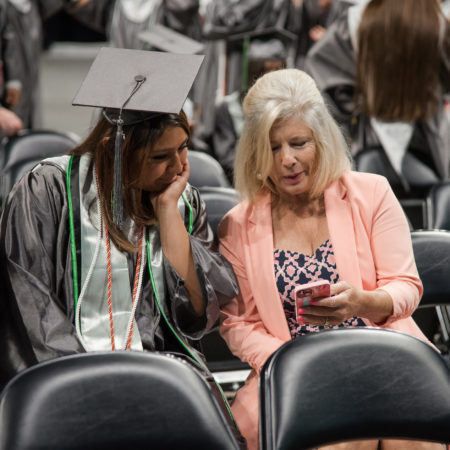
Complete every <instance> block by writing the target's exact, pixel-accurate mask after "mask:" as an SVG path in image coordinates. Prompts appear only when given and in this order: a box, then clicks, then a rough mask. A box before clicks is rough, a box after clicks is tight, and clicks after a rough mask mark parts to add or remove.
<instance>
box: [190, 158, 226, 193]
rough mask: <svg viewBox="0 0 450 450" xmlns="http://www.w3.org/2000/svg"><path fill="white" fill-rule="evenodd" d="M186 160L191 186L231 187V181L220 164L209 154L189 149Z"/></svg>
mask: <svg viewBox="0 0 450 450" xmlns="http://www.w3.org/2000/svg"><path fill="white" fill-rule="evenodd" d="M188 160H189V166H190V170H191V172H190V175H189V183H190V184H192V185H193V186H195V187H201V186H219V187H231V183H230V182H229V181H228V178H227V176H226V175H225V171H224V170H223V168H222V166H221V165H220V163H219V162H218V161H217V160H215V159H214V158H213V157H212V156H211V155H208V154H207V153H204V152H199V151H195V150H189V152H188Z"/></svg>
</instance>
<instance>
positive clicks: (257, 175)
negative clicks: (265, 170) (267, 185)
mask: <svg viewBox="0 0 450 450" xmlns="http://www.w3.org/2000/svg"><path fill="white" fill-rule="evenodd" d="M256 178H258V180H262V173H261V172H258V173H257V174H256Z"/></svg>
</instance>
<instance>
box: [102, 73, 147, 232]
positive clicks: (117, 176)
mask: <svg viewBox="0 0 450 450" xmlns="http://www.w3.org/2000/svg"><path fill="white" fill-rule="evenodd" d="M134 81H136V85H135V86H134V88H133V90H132V91H131V93H130V95H129V96H128V98H127V99H126V100H125V102H124V104H123V105H122V107H121V108H120V111H119V118H118V119H117V120H116V121H115V122H113V123H114V124H115V125H116V126H117V131H116V139H115V142H114V186H113V204H112V210H113V221H114V224H115V225H116V226H117V227H118V228H120V227H121V226H122V222H123V175H122V172H123V149H122V143H123V140H124V139H125V136H124V134H123V123H124V122H123V119H122V111H123V109H124V108H125V106H126V105H127V103H128V102H129V101H130V99H131V97H133V95H134V94H135V93H136V92H137V90H138V89H139V88H140V87H141V86H142V84H143V83H145V81H146V78H145V77H144V76H143V75H136V76H135V77H134ZM105 117H106V118H107V120H108V121H109V119H108V117H107V116H105Z"/></svg>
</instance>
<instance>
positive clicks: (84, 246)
mask: <svg viewBox="0 0 450 450" xmlns="http://www.w3.org/2000/svg"><path fill="white" fill-rule="evenodd" d="M56 159H58V160H59V164H58V165H60V166H66V167H67V169H66V170H67V195H68V202H69V222H70V237H71V251H72V261H73V280H74V304H75V311H77V308H78V309H79V310H80V311H79V322H77V323H76V327H77V328H78V330H79V332H78V335H79V337H80V340H81V341H82V343H83V345H84V347H85V349H86V350H88V351H92V350H111V335H110V331H109V315H108V311H107V308H106V306H105V299H106V298H107V293H106V278H107V271H106V249H105V239H104V238H103V236H102V233H101V231H99V229H100V230H101V227H100V226H99V225H98V224H99V223H100V221H99V220H98V219H99V217H98V214H99V211H98V207H97V208H95V207H94V206H93V205H95V202H96V200H97V189H96V182H95V174H94V169H93V162H92V158H91V157H90V155H83V156H81V157H74V156H72V157H67V156H66V157H61V158H56ZM61 160H62V161H61ZM61 163H63V164H61ZM189 189H190V187H189V186H187V187H186V190H185V192H184V193H183V194H182V196H181V197H180V199H179V201H178V208H179V211H180V214H181V215H182V217H184V221H185V223H186V225H187V228H188V232H189V233H190V232H191V231H192V226H193V211H192V207H191V205H190V204H189V202H188V200H187V198H186V195H185V193H186V191H187V190H189ZM186 206H187V207H188V209H189V214H185V212H186V211H185V209H186ZM95 223H97V226H94V224H95ZM126 226H127V227H128V237H129V238H131V237H132V236H133V235H136V234H137V227H136V226H135V224H134V223H133V222H132V221H129V223H128V224H127V225H126ZM97 247H98V248H97ZM145 248H146V251H144V255H143V256H145V253H146V254H147V258H145V257H144V258H143V259H142V263H141V264H142V265H143V266H145V264H146V263H147V267H148V270H149V274H150V279H151V283H152V288H153V292H154V296H155V299H156V302H157V306H158V309H159V310H160V313H161V315H162V317H163V318H164V320H165V321H166V323H167V325H168V326H169V328H170V329H171V331H172V332H173V333H174V334H175V336H176V337H177V339H178V340H179V341H180V343H181V344H182V345H183V347H185V349H186V350H187V351H188V353H189V354H191V353H192V350H193V349H189V347H187V345H186V344H185V342H184V341H183V340H182V339H181V338H180V337H179V336H178V333H177V332H176V331H175V330H174V329H173V327H172V326H171V324H170V322H169V320H168V318H167V317H168V312H167V306H166V302H165V300H166V299H165V297H166V296H165V282H164V267H163V252H162V249H161V242H160V235H159V228H158V226H153V227H150V229H148V230H145ZM150 250H151V251H150ZM110 251H111V262H112V279H113V286H114V287H113V298H114V307H113V311H114V328H115V332H114V335H115V342H116V348H117V349H124V348H125V347H126V344H127V342H126V341H127V335H128V331H127V330H129V328H130V325H131V326H132V327H133V330H134V332H133V335H132V339H131V343H130V348H131V349H133V350H142V342H141V339H140V336H139V331H138V327H137V325H136V323H135V319H134V317H133V323H132V324H131V322H130V314H131V311H132V309H131V305H132V299H131V287H130V279H129V272H128V259H127V255H126V254H125V253H123V252H120V251H119V250H118V249H117V248H116V247H115V246H114V244H112V245H111V248H110ZM93 258H95V259H96V261H95V263H93ZM92 264H94V265H93V267H91V265H92ZM90 272H91V273H90ZM87 278H89V279H88V280H87ZM86 280H87V283H86ZM85 285H86V286H85ZM80 286H81V287H82V289H81V291H80V288H79V287H80ZM80 294H82V295H83V297H82V300H83V307H82V308H81V304H79V303H78V301H79V298H80ZM75 320H76V319H75ZM191 356H193V357H194V359H197V358H196V357H195V356H194V355H191Z"/></svg>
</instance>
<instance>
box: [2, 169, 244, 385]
mask: <svg viewBox="0 0 450 450" xmlns="http://www.w3.org/2000/svg"><path fill="white" fill-rule="evenodd" d="M187 194H188V195H187V197H188V200H189V202H190V204H191V205H192V208H193V213H194V217H193V230H192V234H191V235H190V242H191V248H192V254H193V258H194V264H195V270H196V273H197V277H198V280H199V282H200V286H201V288H202V292H203V298H204V302H205V307H206V313H205V315H204V316H203V317H200V318H199V317H197V316H196V315H195V313H194V311H193V308H192V306H191V303H190V301H189V299H188V296H187V292H186V289H185V287H184V282H183V280H182V279H181V278H180V277H179V276H178V274H177V273H176V272H175V270H174V269H173V268H172V267H171V265H170V264H169V262H168V261H167V260H166V259H165V258H164V275H165V290H166V299H167V301H166V304H165V306H164V309H165V312H166V315H167V316H168V317H169V319H170V321H171V324H172V326H173V327H174V328H175V329H176V330H177V332H178V334H179V335H180V336H181V338H182V339H183V340H184V341H185V342H186V344H187V345H188V346H192V345H193V340H198V339H200V338H201V337H202V336H203V335H204V333H205V332H206V331H207V330H208V329H209V328H211V327H212V326H213V324H214V323H215V322H216V320H217V319H218V316H219V306H220V305H222V304H224V303H226V302H227V301H228V300H229V299H231V298H232V297H233V296H235V295H236V293H237V284H236V281H235V278H234V274H233V271H232V269H231V267H230V266H229V264H228V263H227V262H226V261H225V260H224V259H223V258H222V256H221V255H220V254H219V253H217V252H216V251H214V250H213V249H212V245H213V234H212V232H211V229H210V228H209V226H208V223H207V217H206V211H205V206H204V204H203V202H202V201H201V199H200V197H199V193H198V191H197V190H196V189H195V188H190V189H188V191H187ZM68 214H69V209H68V201H67V189H66V173H65V172H64V171H63V170H61V168H60V167H57V166H55V165H53V164H52V163H51V162H47V163H43V164H42V165H40V166H38V167H37V168H36V169H35V170H34V171H33V172H30V173H28V174H27V175H25V176H24V177H23V178H22V180H21V181H20V182H19V183H18V184H17V185H16V186H15V188H14V189H13V191H12V193H11V195H10V197H9V200H8V202H7V205H6V207H5V210H4V212H3V216H2V219H1V231H0V233H1V234H0V261H1V263H0V274H1V277H2V280H1V286H2V294H1V296H0V297H1V300H0V354H1V355H2V364H1V365H0V389H1V386H2V385H3V384H4V383H5V382H6V381H8V380H9V379H10V378H11V377H12V376H13V375H15V374H16V373H17V372H19V371H20V370H23V369H24V368H26V367H28V366H31V365H33V364H36V363H37V362H40V361H44V360H47V359H51V358H56V357H59V356H64V355H69V354H74V353H80V352H84V349H83V347H82V345H81V343H80V341H79V339H78V338H77V335H76V332H75V327H74V316H75V311H74V297H73V279H72V256H71V247H70V235H69V219H68ZM127 259H128V269H129V276H130V288H131V284H132V278H133V276H134V267H135V259H136V255H135V254H134V255H133V254H128V255H127ZM144 263H145V264H146V261H144ZM105 301H106V300H105ZM135 319H136V322H137V325H138V330H139V333H140V337H141V340H142V346H143V348H144V350H147V351H155V350H156V351H179V352H183V351H184V349H183V348H181V346H180V345H179V344H178V342H177V341H176V339H173V336H172V335H171V333H170V332H169V330H168V329H167V327H166V326H165V324H164V323H163V321H162V320H161V315H160V312H159V310H158V308H157V306H156V304H155V300H154V294H153V290H152V286H151V282H150V277H149V273H148V270H147V268H146V270H145V272H144V279H143V288H142V294H141V299H140V301H139V303H138V307H137V310H136V314H135Z"/></svg>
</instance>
